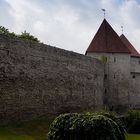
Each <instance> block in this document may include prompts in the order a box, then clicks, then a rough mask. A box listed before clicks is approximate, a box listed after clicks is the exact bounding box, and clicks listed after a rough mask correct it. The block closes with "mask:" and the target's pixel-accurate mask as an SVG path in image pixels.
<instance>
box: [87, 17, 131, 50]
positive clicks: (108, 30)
mask: <svg viewBox="0 0 140 140" xmlns="http://www.w3.org/2000/svg"><path fill="white" fill-rule="evenodd" d="M93 52H95V53H130V51H129V49H128V48H127V47H126V46H125V45H124V43H123V42H122V40H121V39H120V37H119V36H118V35H117V33H116V32H115V31H114V30H113V28H112V27H111V26H110V24H109V23H108V22H107V21H106V19H104V20H103V22H102V24H101V26H100V27H99V29H98V31H97V33H96V34H95V36H94V38H93V40H92V42H91V43H90V45H89V47H88V49H87V51H86V53H93Z"/></svg>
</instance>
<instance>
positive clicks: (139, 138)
mask: <svg viewBox="0 0 140 140" xmlns="http://www.w3.org/2000/svg"><path fill="white" fill-rule="evenodd" d="M126 139H127V140H140V134H127V135H126Z"/></svg>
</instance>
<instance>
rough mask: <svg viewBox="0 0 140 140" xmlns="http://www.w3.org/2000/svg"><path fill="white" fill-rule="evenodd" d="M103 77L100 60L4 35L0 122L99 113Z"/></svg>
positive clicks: (1, 43) (0, 54)
mask: <svg viewBox="0 0 140 140" xmlns="http://www.w3.org/2000/svg"><path fill="white" fill-rule="evenodd" d="M78 47H79V46H78ZM103 75H104V68H103V64H102V63H101V62H100V61H98V60H97V59H94V58H90V57H87V56H84V55H81V54H78V53H74V52H70V51H66V50H62V49H58V48H55V47H51V46H48V45H44V44H41V43H40V44H39V43H33V42H29V41H23V40H19V39H11V38H9V37H7V36H3V35H0V120H25V119H33V118H37V117H42V116H47V115H55V114H59V113H62V112H77V111H90V110H95V109H100V108H102V101H103V99H102V95H103V78H104V76H103Z"/></svg>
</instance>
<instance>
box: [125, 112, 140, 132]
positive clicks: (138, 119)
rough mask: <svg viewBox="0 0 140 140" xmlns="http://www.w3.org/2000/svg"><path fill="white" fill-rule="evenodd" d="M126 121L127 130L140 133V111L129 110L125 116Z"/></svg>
mask: <svg viewBox="0 0 140 140" xmlns="http://www.w3.org/2000/svg"><path fill="white" fill-rule="evenodd" d="M124 122H125V126H126V130H127V132H129V133H134V134H140V111H138V110H131V111H129V112H128V113H127V114H126V116H125V118H124Z"/></svg>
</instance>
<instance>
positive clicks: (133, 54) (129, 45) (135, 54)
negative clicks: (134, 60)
mask: <svg viewBox="0 0 140 140" xmlns="http://www.w3.org/2000/svg"><path fill="white" fill-rule="evenodd" d="M120 38H121V40H122V41H123V43H124V44H125V46H126V47H127V48H128V49H129V50H130V52H131V56H133V57H140V54H139V53H138V52H137V50H136V49H135V48H134V46H133V45H132V44H131V43H130V42H129V40H128V39H127V38H126V37H125V36H124V35H123V34H122V35H121V36H120Z"/></svg>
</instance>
